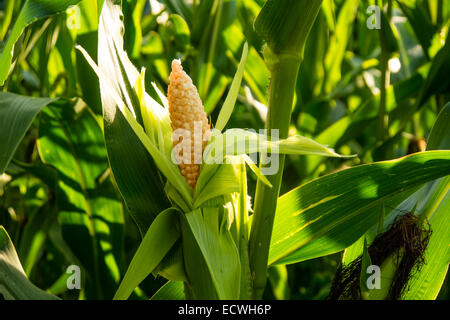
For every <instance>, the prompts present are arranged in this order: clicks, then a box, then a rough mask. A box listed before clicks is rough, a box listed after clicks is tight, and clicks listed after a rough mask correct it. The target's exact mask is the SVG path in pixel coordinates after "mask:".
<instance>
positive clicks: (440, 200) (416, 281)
mask: <svg viewBox="0 0 450 320" xmlns="http://www.w3.org/2000/svg"><path fill="white" fill-rule="evenodd" d="M433 149H447V150H448V149H450V103H447V105H446V106H445V107H444V108H443V109H442V111H441V112H440V114H439V116H438V118H437V120H436V122H435V124H434V126H433V129H432V130H431V133H430V136H429V138H428V144H427V150H433ZM415 204H418V206H417V210H416V211H417V212H418V214H420V215H421V216H422V217H424V218H426V219H427V220H428V223H429V224H430V227H431V230H432V233H431V236H430V240H429V243H428V247H427V249H426V251H425V265H424V266H422V268H421V269H420V272H416V273H414V274H413V276H412V278H411V280H410V281H409V282H408V285H409V286H408V290H407V291H406V292H404V293H403V294H402V299H405V300H431V299H436V297H437V295H438V293H439V291H440V289H441V286H442V284H443V282H444V279H445V276H446V274H447V270H448V264H449V262H450V248H449V243H450V233H449V232H448V230H450V216H449V213H450V177H449V176H447V177H445V178H441V179H439V180H436V181H432V182H429V183H427V184H426V185H425V186H423V187H422V188H421V189H420V190H418V191H417V192H416V193H414V194H413V195H412V196H411V197H410V198H408V199H407V201H405V203H404V205H405V206H407V208H409V207H411V205H413V206H415Z"/></svg>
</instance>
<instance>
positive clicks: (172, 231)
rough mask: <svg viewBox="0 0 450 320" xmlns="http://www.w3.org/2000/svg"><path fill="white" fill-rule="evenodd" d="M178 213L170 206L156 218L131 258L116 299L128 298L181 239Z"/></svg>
mask: <svg viewBox="0 0 450 320" xmlns="http://www.w3.org/2000/svg"><path fill="white" fill-rule="evenodd" d="M178 214H179V211H178V210H176V209H174V208H169V209H167V210H165V211H163V212H161V213H160V214H159V215H158V216H157V217H156V218H155V220H154V221H153V223H152V225H151V226H150V228H149V229H148V231H147V233H146V234H145V236H144V238H143V239H142V242H141V244H140V246H139V248H138V250H137V251H136V253H135V255H134V257H133V260H131V263H130V265H129V266H128V270H127V272H126V273H125V276H124V277H123V279H122V282H121V283H120V286H119V289H118V290H117V292H116V294H115V296H114V300H124V299H127V298H128V297H129V296H130V294H131V293H132V292H133V290H134V289H135V288H136V287H137V286H138V285H139V283H141V282H142V281H143V280H144V279H145V278H146V277H147V276H148V275H149V274H150V273H151V272H153V270H154V269H155V268H156V267H157V266H158V265H159V263H160V262H161V261H162V260H163V258H164V257H165V256H166V255H167V253H168V252H169V250H170V249H171V248H172V246H173V245H174V244H175V242H176V241H177V240H178V239H179V237H180V231H179V227H178Z"/></svg>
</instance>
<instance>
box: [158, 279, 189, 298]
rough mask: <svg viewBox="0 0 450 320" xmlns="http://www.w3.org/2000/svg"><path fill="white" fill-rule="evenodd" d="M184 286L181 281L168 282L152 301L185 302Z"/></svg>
mask: <svg viewBox="0 0 450 320" xmlns="http://www.w3.org/2000/svg"><path fill="white" fill-rule="evenodd" d="M185 299H186V296H185V294H184V284H183V282H181V281H168V282H167V283H166V284H165V285H163V286H162V287H161V288H160V289H159V290H158V291H157V292H156V293H155V294H154V295H153V296H152V297H151V298H150V300H185Z"/></svg>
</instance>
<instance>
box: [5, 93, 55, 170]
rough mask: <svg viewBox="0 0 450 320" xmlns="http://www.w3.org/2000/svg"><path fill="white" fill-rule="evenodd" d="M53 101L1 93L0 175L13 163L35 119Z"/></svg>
mask: <svg viewBox="0 0 450 320" xmlns="http://www.w3.org/2000/svg"><path fill="white" fill-rule="evenodd" d="M53 101H55V99H50V98H33V97H25V96H20V95H17V94H13V93H8V92H0V136H1V137H2V138H1V139H0V174H1V173H3V172H4V171H5V169H6V167H7V166H8V163H9V161H11V158H12V157H13V155H14V152H15V151H16V149H17V146H18V145H19V143H20V141H21V140H22V138H23V137H24V135H25V133H26V132H27V130H28V128H29V127H30V125H31V123H32V122H33V119H34V117H35V116H36V115H37V114H38V113H39V111H41V109H42V108H43V107H45V106H46V105H48V104H50V103H51V102H53Z"/></svg>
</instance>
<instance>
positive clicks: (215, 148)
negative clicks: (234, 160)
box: [203, 129, 342, 163]
mask: <svg viewBox="0 0 450 320" xmlns="http://www.w3.org/2000/svg"><path fill="white" fill-rule="evenodd" d="M255 152H273V153H278V154H310V155H318V156H328V157H342V156H341V155H339V154H337V153H336V152H334V150H333V149H331V148H327V147H326V146H323V145H321V144H319V143H317V142H315V141H313V140H311V139H309V138H305V137H302V136H292V137H289V138H287V139H282V140H277V139H275V138H274V139H273V140H272V141H271V140H268V138H267V136H265V135H263V134H257V133H256V132H253V131H246V130H242V129H229V130H227V131H225V132H224V133H223V134H218V135H215V136H213V138H212V139H211V141H210V143H209V144H208V145H207V146H206V148H205V151H204V153H203V159H204V160H205V162H206V163H212V162H213V161H221V158H222V157H223V156H231V155H235V156H236V155H241V154H251V153H255Z"/></svg>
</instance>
